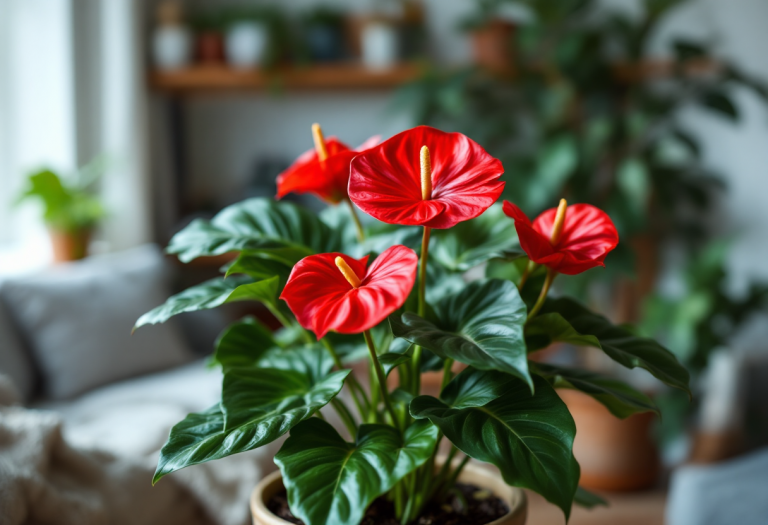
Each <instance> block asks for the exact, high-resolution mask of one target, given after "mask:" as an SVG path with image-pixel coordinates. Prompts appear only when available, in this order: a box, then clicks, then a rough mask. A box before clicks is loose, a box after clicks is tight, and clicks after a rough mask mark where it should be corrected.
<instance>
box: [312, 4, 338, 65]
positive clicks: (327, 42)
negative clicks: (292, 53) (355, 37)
mask: <svg viewBox="0 0 768 525" xmlns="http://www.w3.org/2000/svg"><path fill="white" fill-rule="evenodd" d="M301 25H302V28H303V36H304V42H305V44H306V46H307V52H308V54H309V58H310V60H312V61H313V62H335V61H339V60H342V59H343V58H345V55H346V50H345V42H346V35H345V20H344V15H343V14H342V13H341V12H340V11H338V10H336V9H333V8H330V7H324V6H320V7H316V8H314V9H312V10H310V11H308V12H307V13H306V14H305V15H304V16H303V17H302V24H301Z"/></svg>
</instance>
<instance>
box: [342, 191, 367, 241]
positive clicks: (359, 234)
mask: <svg viewBox="0 0 768 525" xmlns="http://www.w3.org/2000/svg"><path fill="white" fill-rule="evenodd" d="M346 201H347V204H348V205H349V212H350V215H352V221H353V222H354V223H355V228H356V229H357V240H358V241H360V242H363V241H364V240H365V230H364V229H363V223H361V222H360V217H358V215H357V210H356V209H355V205H354V204H352V201H351V200H349V199H346Z"/></svg>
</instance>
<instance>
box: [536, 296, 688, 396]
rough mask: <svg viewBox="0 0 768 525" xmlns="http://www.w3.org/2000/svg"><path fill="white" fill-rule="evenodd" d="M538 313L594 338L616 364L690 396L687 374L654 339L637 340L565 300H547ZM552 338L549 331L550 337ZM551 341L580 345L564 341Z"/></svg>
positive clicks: (633, 336)
mask: <svg viewBox="0 0 768 525" xmlns="http://www.w3.org/2000/svg"><path fill="white" fill-rule="evenodd" d="M541 312H542V314H550V313H555V314H558V315H560V316H561V317H562V319H563V320H564V321H566V322H568V323H569V324H570V325H571V326H572V327H573V329H574V330H575V333H577V334H582V335H592V336H594V337H595V338H596V339H597V340H598V342H599V343H600V344H599V348H602V350H603V351H604V352H605V353H606V354H608V357H610V358H611V359H613V360H614V361H616V362H617V363H619V364H620V365H622V366H625V367H627V368H637V367H639V368H643V369H645V370H647V371H648V372H650V373H651V374H652V375H653V376H654V377H655V378H656V379H658V380H660V381H662V382H663V383H665V384H667V385H669V386H671V387H674V388H679V389H680V390H683V391H685V392H688V394H689V395H690V389H689V388H688V381H689V374H688V371H687V370H686V369H685V367H683V366H682V365H681V364H680V363H679V362H678V360H677V358H676V357H675V356H674V354H673V353H672V352H670V351H669V350H667V349H666V348H664V347H663V346H661V345H660V344H659V343H658V342H656V341H655V340H653V339H649V338H645V337H638V336H637V335H635V334H634V333H632V332H631V331H630V330H628V329H627V328H624V327H621V326H615V325H614V324H613V323H611V322H610V321H609V320H608V319H606V318H605V317H603V316H601V315H597V314H595V313H593V312H591V311H589V310H588V309H587V308H585V307H584V306H582V305H580V304H579V303H577V302H576V301H574V300H572V299H568V298H560V299H554V300H548V301H547V302H546V303H545V304H544V307H543V308H542V309H541ZM560 325H562V321H558V323H557V326H560ZM552 326H555V324H553V325H552ZM555 335H556V334H554V332H553V333H552V334H550V337H555ZM578 339H581V338H580V337H579V338H578ZM553 340H559V341H563V342H573V343H574V344H582V343H579V342H576V340H570V339H568V338H565V339H553Z"/></svg>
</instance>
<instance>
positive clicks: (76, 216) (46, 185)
mask: <svg viewBox="0 0 768 525" xmlns="http://www.w3.org/2000/svg"><path fill="white" fill-rule="evenodd" d="M103 168H104V166H103V161H102V160H101V159H96V160H94V161H92V162H91V163H90V164H88V165H86V166H85V167H83V168H82V169H81V170H80V171H79V172H78V173H77V174H75V176H74V177H72V179H73V180H71V181H66V180H63V179H62V177H60V176H59V175H58V174H57V173H55V172H53V171H51V170H42V171H38V172H35V173H32V174H30V175H29V177H28V187H27V189H26V190H25V191H24V192H23V193H22V194H21V196H20V197H19V199H18V200H19V202H21V201H24V200H30V199H38V200H39V201H40V202H42V204H43V207H44V211H43V220H44V221H45V223H46V224H47V225H48V227H50V228H52V229H54V230H57V231H61V232H66V233H77V232H80V231H83V230H89V229H92V228H94V227H96V225H98V223H99V222H100V221H101V220H102V219H103V218H104V216H105V211H104V208H103V206H102V204H101V200H100V199H99V197H98V196H97V195H96V193H95V189H94V185H95V184H96V182H97V180H98V178H99V177H100V175H101V172H102V171H103Z"/></svg>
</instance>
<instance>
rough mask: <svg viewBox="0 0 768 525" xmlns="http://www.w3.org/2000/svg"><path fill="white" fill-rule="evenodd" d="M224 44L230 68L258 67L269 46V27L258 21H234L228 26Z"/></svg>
mask: <svg viewBox="0 0 768 525" xmlns="http://www.w3.org/2000/svg"><path fill="white" fill-rule="evenodd" d="M224 43H225V51H226V55H227V63H228V64H229V65H230V66H231V67H233V68H235V69H251V68H255V67H258V66H259V65H261V64H262V62H263V60H264V57H265V55H266V53H267V48H268V46H269V27H268V26H267V24H265V23H264V22H263V21H259V20H258V19H250V20H249V19H240V20H236V21H234V22H232V23H230V24H229V25H228V27H227V32H226V35H225V42H224Z"/></svg>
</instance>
